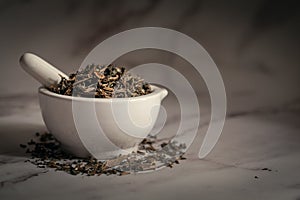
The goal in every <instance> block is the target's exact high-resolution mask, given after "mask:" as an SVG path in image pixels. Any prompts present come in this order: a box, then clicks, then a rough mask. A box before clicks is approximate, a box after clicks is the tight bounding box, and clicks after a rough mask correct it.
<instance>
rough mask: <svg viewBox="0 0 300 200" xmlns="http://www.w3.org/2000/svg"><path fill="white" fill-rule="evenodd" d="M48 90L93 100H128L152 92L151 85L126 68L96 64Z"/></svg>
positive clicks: (73, 74) (62, 80) (71, 75)
mask: <svg viewBox="0 0 300 200" xmlns="http://www.w3.org/2000/svg"><path fill="white" fill-rule="evenodd" d="M48 89H49V90H50V91H52V92H55V93H58V94H63V95H68V96H78V97H91V98H127V97H137V96H141V95H146V94H149V93H151V92H152V90H151V86H150V84H148V83H146V82H145V81H144V80H143V79H142V78H140V77H139V76H136V75H133V74H131V73H129V72H127V71H126V70H125V68H124V67H117V66H114V65H108V66H104V65H94V64H91V65H88V66H86V67H85V68H84V69H81V70H79V71H77V72H76V73H72V74H70V75H69V79H66V78H64V77H62V79H61V81H60V82H59V83H58V84H57V85H52V86H50V87H49V88H48Z"/></svg>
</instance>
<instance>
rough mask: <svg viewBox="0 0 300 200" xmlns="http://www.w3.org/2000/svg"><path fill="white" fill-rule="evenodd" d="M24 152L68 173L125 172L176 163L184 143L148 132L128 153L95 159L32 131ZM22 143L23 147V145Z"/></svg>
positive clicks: (35, 160)
mask: <svg viewBox="0 0 300 200" xmlns="http://www.w3.org/2000/svg"><path fill="white" fill-rule="evenodd" d="M24 146H26V147H27V146H28V148H27V151H26V152H27V153H29V154H30V155H31V159H29V160H27V162H30V163H32V164H34V165H36V166H37V167H39V168H53V169H55V170H57V171H64V172H67V173H69V174H71V175H78V174H82V175H86V176H94V175H98V176H99V175H101V174H106V175H111V174H116V175H120V176H122V175H127V174H131V173H138V172H143V171H149V170H155V169H159V168H161V167H164V166H168V167H170V168H172V167H173V165H174V164H179V160H184V159H186V158H185V157H183V154H184V150H185V148H186V146H185V145H184V144H177V143H176V142H174V141H173V142H167V143H166V142H159V140H157V139H156V137H153V136H149V137H148V138H146V139H144V140H143V141H142V142H141V143H140V144H139V147H138V151H137V152H132V153H130V154H129V155H120V156H118V157H115V158H113V159H109V160H97V159H95V158H91V157H90V158H78V157H75V156H73V155H71V154H69V153H68V152H66V151H64V150H63V149H62V148H61V145H60V143H59V141H58V140H56V139H55V138H54V137H53V135H52V134H50V133H44V134H39V133H36V138H35V139H32V140H30V141H29V142H28V143H27V145H24V144H21V145H20V147H22V148H24ZM26 147H25V148H26Z"/></svg>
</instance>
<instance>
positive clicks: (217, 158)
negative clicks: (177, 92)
mask: <svg viewBox="0 0 300 200" xmlns="http://www.w3.org/2000/svg"><path fill="white" fill-rule="evenodd" d="M6 101H7V102H3V101H2V103H6V104H5V105H7V108H6V109H7V113H6V114H3V115H2V116H1V122H0V126H1V130H0V135H1V141H0V150H1V156H0V183H1V184H0V187H1V188H0V197H1V199H24V198H25V199H179V198H189V199H249V200H250V199H251V200H252V199H298V198H299V197H300V193H299V191H300V182H299V180H300V173H299V172H298V171H299V167H300V162H299V157H300V146H299V140H300V135H299V129H300V126H299V122H300V121H299V117H298V116H299V102H298V104H296V103H295V104H291V105H289V106H285V107H278V108H272V109H261V110H257V111H249V112H248V111H247V112H238V113H232V114H229V115H228V117H227V121H226V124H225V127H224V130H223V133H222V136H221V138H220V140H219V142H218V143H217V145H216V147H215V148H214V150H213V151H212V153H211V154H210V155H209V156H208V157H206V158H205V159H203V160H200V159H198V157H197V153H198V151H199V144H200V143H201V140H202V137H201V136H200V137H199V136H198V137H197V138H196V140H195V141H194V143H193V145H192V146H191V148H190V149H189V150H188V152H187V154H186V157H187V160H184V161H181V163H180V164H179V165H175V166H174V168H164V169H161V170H158V171H155V172H150V173H145V174H135V175H134V174H133V175H127V176H120V177H119V176H115V175H111V176H106V175H101V176H95V177H86V176H81V175H78V176H72V175H69V174H66V173H64V172H56V171H54V170H52V169H40V168H37V167H36V166H34V165H32V164H30V163H25V162H24V161H25V160H26V159H28V155H26V154H24V149H21V148H20V147H19V144H20V143H24V142H25V141H28V140H29V139H30V138H33V137H34V133H35V132H36V131H43V130H45V128H44V125H43V121H42V118H41V115H40V112H39V108H38V104H37V101H36V98H35V97H31V96H28V97H23V98H21V97H11V98H9V99H6ZM24 102H25V104H24ZM170 102H172V101H170ZM17 105H22V106H20V107H18V106H17ZM9 111H10V112H9ZM203 118H204V120H202V121H205V115H204V117H203ZM172 119H173V120H171V121H170V122H168V123H167V124H166V126H167V127H168V126H169V127H172V126H175V127H176V123H175V122H176V116H175V115H174V116H173V117H172ZM203 123H204V122H203ZM173 128H174V127H173ZM206 128H207V127H206V125H205V123H204V125H201V126H200V129H199V135H201V133H204V132H205V129H206ZM262 168H269V169H271V170H272V171H264V170H262ZM255 176H257V177H258V178H255Z"/></svg>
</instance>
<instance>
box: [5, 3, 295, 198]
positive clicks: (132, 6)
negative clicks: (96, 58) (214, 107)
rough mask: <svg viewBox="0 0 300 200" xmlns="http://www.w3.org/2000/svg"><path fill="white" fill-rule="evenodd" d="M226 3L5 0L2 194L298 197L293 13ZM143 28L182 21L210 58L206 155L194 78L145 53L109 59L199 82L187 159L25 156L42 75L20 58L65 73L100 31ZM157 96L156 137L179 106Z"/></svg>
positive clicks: (203, 104) (179, 63)
mask: <svg viewBox="0 0 300 200" xmlns="http://www.w3.org/2000/svg"><path fill="white" fill-rule="evenodd" d="M228 2H229V3H226V4H225V3H222V1H188V3H181V2H180V1H175V2H174V3H170V1H132V2H131V3H128V2H127V3H124V2H123V3H118V4H116V3H105V2H102V1H101V2H100V3H97V1H88V2H87V3H81V2H80V1H65V2H61V1H52V2H51V3H50V2H49V3H47V4H45V3H43V2H31V1H28V2H27V1H26V2H19V1H2V3H1V4H0V11H1V12H0V25H1V27H5V28H4V29H2V30H1V33H0V35H1V37H0V41H1V44H2V45H0V51H1V55H0V57H1V64H2V66H1V73H0V78H1V84H0V91H1V95H0V99H1V101H0V138H1V139H0V199H3V200H4V199H5V200H6V199H123V200H125V199H181V198H185V199H206V200H208V199H245V200H246V199H249V200H253V199H272V200H274V199H282V200H288V199H291V200H299V199H300V173H299V169H300V145H299V144H300V125H299V124H300V95H299V92H298V91H299V83H300V80H299V71H300V70H299V63H300V58H299V56H298V52H299V50H300V47H299V45H298V44H299V37H298V35H299V33H300V31H299V12H297V10H296V11H295V9H294V8H293V7H295V6H294V5H293V4H291V5H289V4H288V3H289V2H288V3H287V4H288V5H289V6H281V5H277V3H274V4H273V3H270V1H251V2H248V3H244V2H242V1H241V2H238V1H228ZM170 9H171V10H172V12H171V11H170ZM279 9H281V11H283V13H284V15H281V14H280V13H281V12H277V11H278V10H279ZM116 11H117V12H116ZM270 16H271V17H270ZM274 20H276V23H274ZM140 26H162V27H168V28H173V29H175V30H178V31H181V32H183V33H185V34H187V35H189V36H191V37H193V38H194V39H196V40H197V41H199V42H200V43H201V44H202V45H203V46H204V47H205V48H206V49H207V51H208V52H209V53H210V54H211V56H212V57H213V59H214V60H215V62H216V64H217V65H218V67H219V70H220V72H221V74H222V76H223V79H224V83H225V87H226V92H227V98H228V113H227V119H226V123H225V127H224V129H223V133H222V135H221V138H220V140H219V141H218V143H217V145H216V147H215V148H214V149H213V151H212V152H211V154H209V156H207V157H206V158H205V159H203V160H199V159H198V157H197V154H198V151H199V147H200V144H201V142H202V140H203V136H204V134H205V132H206V129H207V122H208V120H209V118H210V101H209V95H208V92H207V91H206V87H205V85H204V84H203V82H202V81H201V80H199V78H200V77H198V76H195V75H194V74H195V73H194V71H193V70H192V69H190V68H189V67H190V66H188V64H186V63H185V62H184V61H183V60H180V59H179V58H176V57H174V56H173V55H169V54H164V53H161V52H160V53H157V52H152V51H146V52H145V53H144V54H139V53H138V52H137V53H135V54H129V55H128V56H127V57H124V58H121V59H120V60H119V61H118V62H121V63H125V64H128V65H132V66H134V65H135V64H139V63H142V62H148V61H152V60H153V58H152V57H155V59H157V60H159V61H161V62H162V63H165V64H169V65H173V66H174V68H175V69H177V70H179V71H180V70H181V72H182V73H183V74H184V75H185V76H187V77H189V80H190V81H191V84H192V86H193V87H194V89H195V91H196V92H197V95H198V98H199V104H200V109H201V121H200V127H199V131H198V135H197V137H196V139H195V141H194V142H193V144H192V146H191V147H190V148H189V150H188V152H187V154H186V157H187V158H188V159H187V160H185V161H182V162H181V163H180V165H176V166H175V167H174V168H172V169H170V168H164V169H162V170H159V171H156V172H151V173H145V174H136V175H128V176H121V177H118V176H99V177H84V176H71V175H68V174H66V173H63V172H55V171H53V170H51V169H50V170H48V169H39V168H36V167H35V166H34V165H32V164H30V163H25V162H24V161H25V160H26V159H28V155H26V154H25V153H24V152H23V149H21V148H20V147H19V144H20V143H25V142H26V141H28V140H29V139H31V138H32V137H33V135H34V133H35V132H37V131H45V130H46V128H45V125H44V123H43V120H42V117H41V114H40V109H39V104H38V99H37V87H38V86H39V85H38V83H37V82H35V81H34V80H33V79H32V78H31V77H29V76H28V75H27V74H25V72H23V71H22V70H21V68H20V67H19V66H18V59H19V56H20V55H21V54H22V53H23V52H25V51H32V52H35V53H38V54H40V55H41V56H43V57H44V58H46V59H47V60H50V61H52V63H54V64H56V65H57V66H59V67H60V69H62V70H63V71H65V72H71V71H74V70H76V67H74V66H79V65H80V63H81V61H82V59H83V58H84V57H85V55H86V54H87V53H88V52H89V50H91V48H93V47H94V46H95V45H96V44H98V43H99V42H101V41H102V40H103V39H105V38H107V37H108V36H110V35H113V34H115V33H118V32H120V31H122V30H126V29H130V28H135V27H140ZM140 55H143V56H140ZM147 55H148V56H147ZM149 55H150V56H149ZM141 58H142V59H141ZM185 67H187V68H188V69H190V70H184V69H185ZM165 76H166V77H167V75H165ZM12 77H14V79H12ZM15 80H16V81H15ZM164 106H165V107H166V109H167V111H168V121H167V123H166V126H165V129H164V131H163V133H162V136H161V137H166V138H167V137H171V136H172V133H174V132H175V131H176V128H177V127H178V120H179V116H180V113H179V108H178V103H177V101H176V100H175V98H174V96H172V95H170V96H169V97H168V98H167V99H166V101H165V102H164ZM262 168H269V169H271V170H272V171H267V170H265V171H264V170H261V169H262ZM255 176H257V177H258V178H255Z"/></svg>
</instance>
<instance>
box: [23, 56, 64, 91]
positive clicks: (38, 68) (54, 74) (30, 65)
mask: <svg viewBox="0 0 300 200" xmlns="http://www.w3.org/2000/svg"><path fill="white" fill-rule="evenodd" d="M20 65H21V66H22V68H23V69H24V70H25V71H26V72H27V73H28V74H30V75H31V76H32V77H33V78H35V79H36V80H37V81H39V82H40V83H41V84H42V85H43V86H46V87H49V86H50V85H53V84H57V83H59V82H60V80H61V77H64V78H66V79H68V78H69V77H68V76H67V75H66V74H65V73H63V72H61V71H60V70H59V69H57V68H56V67H54V66H53V65H51V64H50V63H48V62H47V61H45V60H44V59H42V58H40V57H39V56H37V55H35V54H32V53H24V54H23V55H22V56H21V58H20Z"/></svg>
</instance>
